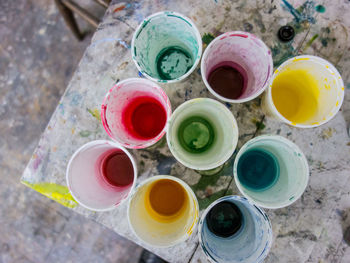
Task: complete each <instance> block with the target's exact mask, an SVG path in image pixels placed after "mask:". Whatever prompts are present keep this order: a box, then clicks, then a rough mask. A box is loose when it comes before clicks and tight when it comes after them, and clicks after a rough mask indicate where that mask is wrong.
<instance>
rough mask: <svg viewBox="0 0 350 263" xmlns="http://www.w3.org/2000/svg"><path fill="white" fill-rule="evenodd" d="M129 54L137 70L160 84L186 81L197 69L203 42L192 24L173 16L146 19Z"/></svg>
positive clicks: (155, 16) (169, 13) (166, 15)
mask: <svg viewBox="0 0 350 263" xmlns="http://www.w3.org/2000/svg"><path fill="white" fill-rule="evenodd" d="M131 53H132V58H133V61H134V62H135V65H136V67H137V68H138V70H139V71H140V72H141V73H142V74H143V75H144V76H145V77H146V78H148V79H151V80H153V81H157V82H162V83H171V82H177V81H180V80H182V79H185V78H186V77H187V76H188V75H190V74H191V72H192V71H193V70H194V69H195V68H196V66H197V64H198V63H199V60H200V57H201V54H202V40H201V36H200V34H199V32H198V29H197V28H196V26H195V25H194V24H193V22H192V21H191V20H190V19H189V18H187V17H185V16H183V15H181V14H178V13H175V12H169V11H165V12H159V13H156V14H153V15H151V16H149V17H147V18H146V19H145V20H144V21H143V22H142V23H141V24H140V25H139V27H138V28H137V29H136V31H135V33H134V36H133V39H132V43H131Z"/></svg>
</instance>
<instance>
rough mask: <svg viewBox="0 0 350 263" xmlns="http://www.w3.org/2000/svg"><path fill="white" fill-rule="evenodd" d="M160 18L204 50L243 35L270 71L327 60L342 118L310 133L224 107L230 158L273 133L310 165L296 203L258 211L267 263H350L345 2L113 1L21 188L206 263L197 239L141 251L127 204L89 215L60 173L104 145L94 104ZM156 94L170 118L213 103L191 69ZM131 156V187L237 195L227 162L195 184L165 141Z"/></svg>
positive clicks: (207, 196) (241, 107)
mask: <svg viewBox="0 0 350 263" xmlns="http://www.w3.org/2000/svg"><path fill="white" fill-rule="evenodd" d="M161 10H174V11H177V12H179V13H183V14H184V15H186V16H188V17H190V18H191V19H192V20H193V21H194V23H195V24H196V25H197V27H198V29H199V31H200V33H201V34H202V36H204V40H205V44H204V47H206V46H207V44H208V43H209V42H210V40H211V39H212V38H213V37H215V36H217V35H219V34H221V33H223V32H226V31H231V30H246V31H249V32H252V33H254V34H256V35H257V36H259V37H260V38H261V39H262V40H263V41H264V42H265V43H266V44H267V46H269V48H270V49H271V51H272V54H273V58H274V65H275V66H278V65H279V64H281V63H282V62H283V61H284V60H286V59H287V58H289V57H292V56H294V55H298V54H315V55H319V56H322V57H324V58H325V59H328V60H329V61H330V62H332V63H333V64H334V65H335V66H336V67H337V68H338V70H339V71H340V72H341V74H342V76H343V79H344V83H345V90H346V95H345V101H344V104H343V107H342V110H341V111H340V112H339V113H338V114H337V115H336V116H335V118H334V119H333V120H332V121H330V122H329V123H328V124H326V125H324V126H321V127H318V128H314V129H304V130H300V129H296V128H293V127H290V126H287V125H285V124H281V123H279V122H277V121H275V120H273V119H271V118H270V117H269V116H264V114H263V112H262V111H261V109H260V98H258V99H255V100H253V101H251V102H249V103H244V104H232V105H231V104H226V106H227V107H228V108H229V109H230V110H231V111H232V112H233V114H234V116H235V117H236V119H237V123H238V126H239V132H240V138H239V143H238V147H237V149H239V148H240V147H241V146H242V145H243V144H244V143H245V142H246V141H248V140H249V139H251V138H253V137H255V136H257V135H260V134H265V133H273V134H280V135H282V136H285V137H287V138H288V139H290V140H292V141H293V142H295V143H296V144H297V145H298V146H299V147H300V148H301V149H302V150H303V151H304V153H305V155H306V156H307V158H308V161H309V165H310V169H311V175H310V184H309V186H308V188H307V190H306V192H305V193H304V195H303V196H302V198H301V199H300V200H298V201H297V202H296V203H294V204H293V205H292V206H290V207H287V208H283V209H278V210H268V211H267V213H268V214H269V216H270V218H271V221H272V225H273V231H274V243H273V247H272V249H271V252H270V254H269V256H268V258H267V259H266V262H280V261H281V258H283V261H284V262H319V260H323V259H324V260H326V261H332V260H333V261H334V262H349V261H350V249H349V248H347V245H346V244H345V243H344V242H343V241H342V235H343V231H344V230H345V229H346V227H347V225H342V224H341V223H340V222H343V221H342V218H343V217H344V214H347V213H349V211H350V196H349V188H348V186H349V185H350V172H349V169H348V167H349V165H348V164H349V162H350V146H349V141H350V139H349V136H348V133H347V126H348V124H349V123H350V52H349V51H350V41H349V39H348V36H349V34H350V16H347V15H346V14H349V13H350V2H345V1H340V0H339V1H328V2H327V1H305V0H294V1H288V2H287V1H285V0H283V1H267V2H266V1H262V0H260V1H244V0H239V1H235V2H232V1H228V0H218V1H213V0H205V1H201V0H193V1H191V2H185V1H179V0H176V1H167V0H160V1H156V2H155V1H150V0H138V1H126V2H123V3H120V2H118V3H117V1H112V4H111V5H110V7H109V8H108V10H107V13H106V15H105V17H104V19H103V21H102V23H101V24H100V25H99V27H98V29H97V31H96V33H95V34H94V36H93V39H92V42H91V44H90V46H89V47H88V48H87V50H86V52H85V54H84V56H83V58H82V60H81V62H80V65H79V67H78V68H77V70H76V73H75V74H74V76H73V78H72V80H71V82H70V84H69V85H68V87H67V90H66V92H65V94H64V96H63V97H62V99H61V101H60V103H59V105H58V106H57V109H56V111H55V113H54V114H53V116H52V118H51V120H50V122H49V124H48V126H47V128H46V130H45V132H44V133H43V135H42V137H41V140H40V142H39V145H38V147H37V149H36V150H35V152H34V154H33V157H32V159H31V161H30V162H29V164H28V166H27V168H26V169H25V171H24V173H23V177H22V182H23V183H24V184H26V185H27V186H29V187H31V188H33V189H34V190H36V191H38V192H40V193H42V194H44V195H45V196H47V197H49V198H52V199H54V200H56V201H57V202H59V203H61V204H62V205H65V206H67V207H70V208H71V209H73V210H74V211H76V212H78V213H80V214H83V215H84V216H86V217H88V218H91V219H93V220H96V221H97V222H100V223H101V224H104V225H106V226H107V227H109V228H110V229H112V230H113V231H116V232H117V233H118V234H120V235H122V236H125V237H127V238H129V239H131V240H133V241H135V242H136V243H138V244H140V245H142V246H144V247H146V248H147V249H149V250H150V251H152V252H153V253H156V254H158V255H159V256H161V257H163V258H164V259H166V260H168V261H170V262H189V261H191V262H206V259H205V256H204V254H203V253H202V251H201V249H200V248H199V247H198V237H197V236H196V235H194V236H193V237H192V238H191V239H190V240H188V241H186V242H185V243H183V244H180V245H177V246H175V247H172V248H168V249H153V248H150V247H148V246H147V245H145V244H143V243H142V242H140V241H138V240H137V239H136V237H135V236H134V235H133V234H132V233H131V232H130V228H129V227H128V224H127V221H126V207H127V205H126V204H123V205H121V206H120V207H118V208H117V209H115V210H113V211H111V212H105V213H94V212H90V211H88V210H86V209H84V208H82V207H80V206H79V205H78V204H76V203H75V201H74V200H73V198H72V197H71V195H70V194H69V192H68V189H67V187H66V182H65V169H66V165H67V163H68V160H69V158H70V156H71V155H72V154H73V152H74V151H75V150H76V149H78V148H79V147H80V146H81V145H83V144H84V143H86V142H89V141H91V140H95V139H100V138H103V139H108V136H107V135H106V133H105V131H104V130H103V127H102V124H101V123H100V115H99V108H100V105H101V103H102V100H103V97H104V95H105V93H106V92H107V91H108V90H109V89H110V88H111V87H112V86H113V84H114V83H116V82H117V81H118V80H121V79H125V78H128V77H137V76H138V71H137V69H136V67H135V66H134V64H133V62H132V60H131V55H130V43H131V38H132V34H133V32H134V30H135V28H136V27H137V25H138V24H139V23H140V22H141V21H142V20H143V18H145V17H146V16H148V15H150V14H151V13H154V12H157V11H161ZM340 18H341V19H340ZM283 25H290V26H293V27H294V29H295V33H296V35H295V37H294V39H293V40H292V41H290V42H287V43H285V42H280V41H279V40H278V37H277V32H278V29H279V28H280V27H281V26H283ZM163 88H164V89H165V91H166V92H167V94H168V96H169V98H170V100H171V103H172V106H173V110H174V109H175V108H176V107H177V106H178V105H180V104H181V103H182V102H184V101H186V100H189V99H192V98H196V97H211V98H213V97H212V96H211V95H210V94H209V92H208V91H207V90H206V88H205V86H204V84H203V83H202V80H201V76H200V70H196V71H194V73H192V74H191V75H190V77H189V78H188V79H187V80H186V81H185V82H182V83H179V84H171V85H163ZM132 153H133V155H134V156H135V158H136V160H137V162H138V167H139V171H140V172H139V179H138V180H139V181H142V180H144V179H145V178H147V177H149V176H152V175H157V174H171V175H173V176H177V177H179V178H181V179H183V180H185V181H186V182H187V183H188V184H189V185H190V186H191V188H192V189H193V190H194V191H195V193H196V195H197V198H198V201H199V205H200V209H201V210H203V209H204V208H205V207H207V206H208V205H209V204H210V203H211V202H212V201H214V200H216V199H217V198H219V197H221V196H224V195H227V194H232V193H238V191H237V189H236V187H235V184H234V181H233V180H232V164H233V158H234V156H233V157H232V158H231V159H230V161H229V162H228V163H227V164H226V165H225V166H224V167H223V168H222V169H221V171H219V172H218V173H217V174H215V175H201V174H199V173H198V172H196V171H194V170H191V169H188V168H186V167H184V166H182V165H181V164H179V163H178V162H176V160H175V159H174V158H173V157H172V156H171V154H170V151H169V149H168V147H167V144H166V141H165V140H162V141H160V142H159V143H158V144H157V145H155V146H153V147H151V148H148V149H143V150H137V151H132ZM349 224H350V222H349Z"/></svg>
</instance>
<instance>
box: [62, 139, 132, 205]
mask: <svg viewBox="0 0 350 263" xmlns="http://www.w3.org/2000/svg"><path fill="white" fill-rule="evenodd" d="M136 177H137V167H136V164H135V161H134V158H133V157H132V156H131V154H130V153H129V152H128V151H127V150H126V149H125V148H124V147H122V146H120V145H119V144H117V143H114V142H111V141H106V140H96V141H91V142H89V143H86V144H84V145H83V146H82V147H80V148H79V149H78V150H77V151H76V152H75V153H74V154H73V156H72V157H71V158H70V160H69V163H68V166H67V171H66V180H67V185H68V188H69V191H70V192H71V194H72V196H73V197H74V199H75V200H76V201H77V202H78V203H79V204H80V205H81V206H83V207H85V208H87V209H90V210H93V211H107V210H111V209H113V208H115V207H117V206H118V205H119V204H120V203H121V202H122V201H123V200H125V199H126V198H127V197H128V196H129V194H130V193H131V191H132V189H133V188H134V187H135V182H136Z"/></svg>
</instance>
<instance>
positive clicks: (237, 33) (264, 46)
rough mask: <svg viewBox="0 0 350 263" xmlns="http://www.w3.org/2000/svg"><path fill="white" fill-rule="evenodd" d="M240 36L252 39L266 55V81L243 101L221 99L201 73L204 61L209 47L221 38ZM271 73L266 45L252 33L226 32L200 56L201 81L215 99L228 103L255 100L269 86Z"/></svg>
mask: <svg viewBox="0 0 350 263" xmlns="http://www.w3.org/2000/svg"><path fill="white" fill-rule="evenodd" d="M241 35H244V36H247V38H248V39H254V41H256V42H258V43H259V47H260V48H261V49H262V50H263V51H264V52H266V54H267V55H268V60H269V61H268V64H269V68H270V71H269V72H268V74H267V76H266V80H265V83H264V85H263V86H262V88H261V89H259V90H258V91H257V92H256V93H254V94H252V95H251V96H249V97H247V98H243V99H229V98H226V97H223V96H221V95H220V94H218V93H217V92H216V91H215V90H213V89H212V87H211V86H210V84H209V83H208V80H207V77H206V76H204V73H203V72H204V71H205V70H206V67H205V63H204V60H205V58H206V57H207V56H208V52H209V50H210V49H211V47H212V46H213V45H214V44H215V43H216V42H218V41H220V40H221V39H222V38H223V37H236V36H241ZM272 71H273V60H272V55H271V51H270V49H269V48H268V47H267V46H266V44H265V43H264V42H263V41H262V40H261V39H260V38H258V37H257V36H255V35H254V34H252V33H248V32H244V31H231V32H226V33H224V34H221V35H220V36H217V37H216V38H215V39H214V40H213V41H211V42H210V44H209V45H208V46H207V48H206V49H205V50H204V53H203V56H202V61H201V72H202V74H201V75H202V80H203V82H204V84H205V86H206V87H207V89H208V90H209V91H210V93H211V94H213V95H214V96H215V97H217V98H218V99H220V100H222V101H225V102H229V103H243V102H247V101H251V100H253V99H255V98H256V97H258V96H260V95H261V94H262V93H263V92H264V91H265V90H266V88H267V87H268V85H269V81H270V79H271V76H272Z"/></svg>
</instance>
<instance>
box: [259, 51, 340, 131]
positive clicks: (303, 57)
mask: <svg viewBox="0 0 350 263" xmlns="http://www.w3.org/2000/svg"><path fill="white" fill-rule="evenodd" d="M300 60H311V61H316V62H321V63H322V64H324V65H325V66H326V68H327V67H328V69H330V70H331V71H333V72H334V75H335V78H336V80H337V82H338V84H340V85H339V86H340V87H339V91H340V92H338V94H337V98H338V105H336V106H335V107H333V109H335V110H334V114H332V115H331V116H330V115H327V117H325V119H324V120H322V121H319V122H315V123H314V124H298V123H294V122H292V121H290V120H288V119H287V118H285V117H284V116H283V115H282V114H281V113H280V112H279V111H278V110H277V108H276V106H275V104H274V103H273V100H272V83H273V81H274V79H275V78H276V76H277V75H278V72H280V70H281V69H282V68H284V67H285V66H287V65H288V64H290V63H292V62H296V61H300ZM344 95H345V92H344V82H343V79H342V77H341V75H340V73H339V72H338V70H337V69H336V68H335V67H334V66H333V64H332V63H330V62H329V61H327V60H325V59H323V58H321V57H318V56H312V55H300V56H295V57H292V58H289V59H287V60H286V61H284V62H283V63H282V64H281V65H280V66H278V67H277V69H276V70H275V71H274V72H273V74H272V77H271V78H270V81H269V84H268V88H267V89H266V96H267V99H268V104H269V106H270V107H269V108H270V109H271V110H272V112H273V114H274V115H275V116H277V118H278V119H279V120H280V121H282V122H284V123H286V124H289V125H291V126H294V127H298V128H314V127H318V126H321V125H322V124H325V123H327V122H329V121H330V120H331V119H333V118H334V116H335V115H337V113H338V111H339V109H340V107H341V106H342V104H343V101H344ZM333 109H332V110H333Z"/></svg>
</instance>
